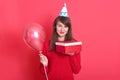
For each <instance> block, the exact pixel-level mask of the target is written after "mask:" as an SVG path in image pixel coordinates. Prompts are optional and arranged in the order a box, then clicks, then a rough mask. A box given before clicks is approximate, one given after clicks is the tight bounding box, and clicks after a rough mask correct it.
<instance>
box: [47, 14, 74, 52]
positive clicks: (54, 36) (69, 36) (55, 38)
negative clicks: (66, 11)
mask: <svg viewBox="0 0 120 80" xmlns="http://www.w3.org/2000/svg"><path fill="white" fill-rule="evenodd" d="M59 21H60V22H62V23H63V24H64V25H65V26H67V27H68V33H67V34H66V36H65V41H71V40H73V36H72V27H71V21H70V18H69V17H64V16H58V17H56V19H55V20H54V23H53V33H52V38H51V40H50V47H49V50H55V42H57V41H58V36H59V35H58V34H57V31H56V25H57V23H58V22H59Z"/></svg>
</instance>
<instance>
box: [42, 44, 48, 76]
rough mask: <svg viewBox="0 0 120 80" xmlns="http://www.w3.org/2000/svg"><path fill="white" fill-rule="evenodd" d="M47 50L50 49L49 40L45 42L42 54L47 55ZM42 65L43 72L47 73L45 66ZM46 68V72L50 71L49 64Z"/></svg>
mask: <svg viewBox="0 0 120 80" xmlns="http://www.w3.org/2000/svg"><path fill="white" fill-rule="evenodd" d="M47 50H48V42H45V43H44V45H43V52H42V54H43V55H45V56H46V57H47ZM40 65H41V72H42V73H43V74H45V70H44V66H43V65H42V63H40ZM45 69H46V72H48V66H46V67H45Z"/></svg>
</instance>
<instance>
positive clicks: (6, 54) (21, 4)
mask: <svg viewBox="0 0 120 80" xmlns="http://www.w3.org/2000/svg"><path fill="white" fill-rule="evenodd" d="M64 2H66V3H67V8H68V12H69V16H70V18H71V20H72V25H73V35H74V37H75V38H76V39H78V40H80V41H82V42H83V49H82V52H81V65H82V69H81V71H80V73H79V74H77V75H75V80H120V77H119V76H120V1H119V0H0V80H40V72H39V56H38V55H37V54H36V52H35V51H33V50H32V49H30V48H29V47H28V46H27V45H26V44H25V43H24V41H23V38H22V32H23V29H24V27H25V26H26V25H27V24H30V23H33V22H36V23H39V24H41V25H42V26H43V27H44V28H45V31H46V32H47V39H49V38H50V36H51V32H52V23H53V20H54V19H55V17H56V16H57V15H58V14H59V12H60V10H61V8H62V6H63V3H64Z"/></svg>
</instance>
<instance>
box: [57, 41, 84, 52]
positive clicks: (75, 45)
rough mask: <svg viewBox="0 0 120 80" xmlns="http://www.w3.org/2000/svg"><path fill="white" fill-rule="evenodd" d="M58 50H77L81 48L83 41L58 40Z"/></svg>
mask: <svg viewBox="0 0 120 80" xmlns="http://www.w3.org/2000/svg"><path fill="white" fill-rule="evenodd" d="M55 45H56V51H57V52H60V53H68V52H77V51H79V50H81V45H82V42H81V41H74V42H73V41H72V42H56V43H55Z"/></svg>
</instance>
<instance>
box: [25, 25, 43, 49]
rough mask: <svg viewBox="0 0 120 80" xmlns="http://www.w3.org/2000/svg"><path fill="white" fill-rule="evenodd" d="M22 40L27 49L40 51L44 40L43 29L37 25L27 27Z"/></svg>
mask: <svg viewBox="0 0 120 80" xmlns="http://www.w3.org/2000/svg"><path fill="white" fill-rule="evenodd" d="M23 40H24V42H25V43H26V44H27V45H28V46H29V47H31V48H33V49H35V50H38V51H41V50H42V48H43V43H44V40H45V31H44V29H43V27H42V26H41V25H39V24H37V23H32V24H29V25H27V26H26V27H25V29H24V32H23Z"/></svg>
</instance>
